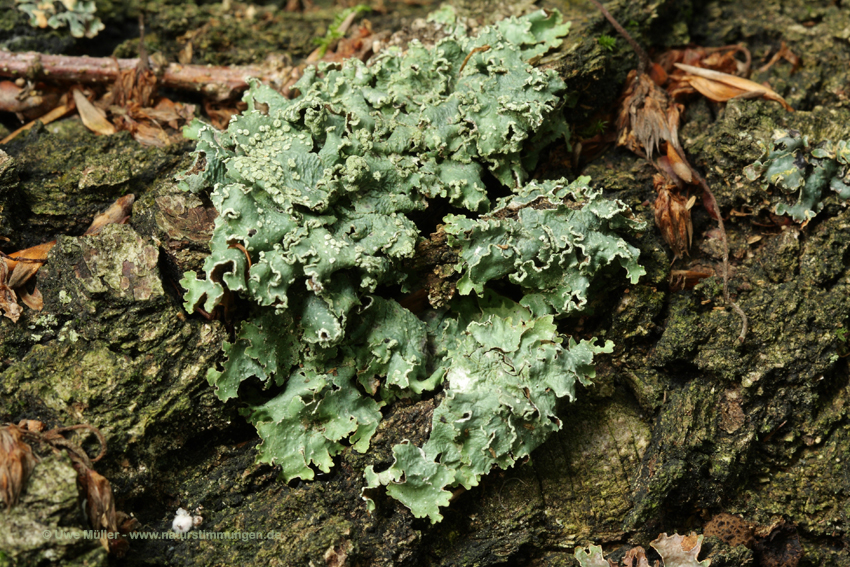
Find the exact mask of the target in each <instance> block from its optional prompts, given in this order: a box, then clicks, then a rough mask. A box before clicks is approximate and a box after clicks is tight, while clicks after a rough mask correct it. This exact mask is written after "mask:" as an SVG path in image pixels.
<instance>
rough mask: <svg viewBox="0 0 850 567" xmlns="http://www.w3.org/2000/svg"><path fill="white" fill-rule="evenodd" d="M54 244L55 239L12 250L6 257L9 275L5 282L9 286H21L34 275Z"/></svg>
mask: <svg viewBox="0 0 850 567" xmlns="http://www.w3.org/2000/svg"><path fill="white" fill-rule="evenodd" d="M55 245H56V241H55V240H51V241H50V242H45V243H44V244H39V245H38V246H33V247H32V248H27V249H25V250H19V251H17V252H12V253H11V254H9V255H8V256H7V257H6V258H5V261H6V265H7V266H8V268H9V271H10V273H9V275H8V278H7V280H6V283H7V284H8V286H9V287H11V288H13V289H15V288H19V287H21V286H23V285H24V284H25V283H27V282H28V281H29V279H30V278H31V277H32V276H33V275H35V273H36V272H37V271H38V269H39V268H41V266H42V264H44V260H45V259H46V258H47V253H48V252H50V249H51V248H53V246H55Z"/></svg>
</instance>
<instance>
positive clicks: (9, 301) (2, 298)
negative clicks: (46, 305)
mask: <svg viewBox="0 0 850 567" xmlns="http://www.w3.org/2000/svg"><path fill="white" fill-rule="evenodd" d="M6 262H7V260H6V258H0V309H2V310H3V316H5V317H7V318H9V319H11V320H12V322H13V323H17V322H18V319H20V318H21V314H22V313H23V312H24V310H23V308H22V307H21V306H20V305H18V296H17V295H15V291H14V290H13V289H12V288H11V287H9V286H8V285H7V284H6V281H7V279H8V277H9V266H8V265H7V264H6Z"/></svg>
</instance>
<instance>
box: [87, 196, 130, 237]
mask: <svg viewBox="0 0 850 567" xmlns="http://www.w3.org/2000/svg"><path fill="white" fill-rule="evenodd" d="M135 201H136V196H135V195H133V194H132V193H131V194H129V195H124V196H123V197H119V198H118V199H116V201H115V202H114V203H112V204H111V205H109V207H108V208H107V209H106V210H105V211H103V212H102V213H100V214H98V215H97V216H95V217H94V220H93V221H92V222H91V225H89V227H88V228H87V229H86V231H85V232H84V233H83V236H86V235H89V234H97V233H98V232H100V231H101V229H102V228H103V227H104V226H106V225H108V224H124V223H126V222H127V220H128V219H129V218H130V213H131V212H132V210H133V203H134V202H135Z"/></svg>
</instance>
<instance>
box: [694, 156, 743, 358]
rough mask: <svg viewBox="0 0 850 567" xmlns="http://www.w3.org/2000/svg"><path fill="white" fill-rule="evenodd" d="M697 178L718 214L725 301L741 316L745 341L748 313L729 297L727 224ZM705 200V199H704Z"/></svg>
mask: <svg viewBox="0 0 850 567" xmlns="http://www.w3.org/2000/svg"><path fill="white" fill-rule="evenodd" d="M694 173H696V178H697V180H698V181H699V184H700V186H702V190H703V191H704V192H706V193H707V194H708V195H709V196H710V197H711V203H712V205H713V209H714V211H713V212H714V213H715V214H716V215H717V225H718V227H719V228H720V239H721V241H722V242H723V301H724V302H725V303H726V305H729V306H730V307H732V309H733V310H734V311H735V313H737V314H738V316H739V317H740V318H741V332H740V333H739V334H738V342H740V343H743V342H744V339H745V338H747V314H746V313H744V310H743V309H741V307H740V306H739V305H738V304H737V303H736V302H734V301H732V299H731V298H730V297H729V240H728V239H727V238H726V226H725V225H724V223H723V215H721V214H720V208H719V207H718V206H717V201H716V200H715V199H714V193H712V192H711V189H709V188H708V183H706V181H705V179H703V177H702V175H700V174H699V173H697V172H696V170H694ZM703 201H705V199H703Z"/></svg>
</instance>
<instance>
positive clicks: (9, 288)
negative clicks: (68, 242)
mask: <svg viewBox="0 0 850 567" xmlns="http://www.w3.org/2000/svg"><path fill="white" fill-rule="evenodd" d="M134 201H135V196H134V195H132V194H130V195H124V196H123V197H119V198H118V199H117V200H116V201H115V202H114V203H113V204H112V205H110V206H109V207H108V208H107V209H106V210H105V211H104V212H102V213H100V214H98V215H97V216H95V218H94V220H93V221H92V223H91V225H90V226H89V228H88V229H87V230H86V232H85V233H84V235H90V234H97V233H98V232H100V231H101V229H102V228H103V227H104V226H106V225H107V224H123V223H125V222H127V219H129V218H130V212H131V211H132V207H133V202H134ZM55 245H56V241H55V240H51V241H50V242H45V243H44V244H39V245H38V246H33V247H31V248H27V249H25V250H19V251H17V252H13V253H11V254H2V255H0V310H2V311H3V315H4V316H5V317H7V318H9V319H11V320H12V321H13V322H15V323H17V322H18V319H20V317H21V314H22V313H23V308H22V307H21V306H20V305H18V297H20V300H21V302H23V303H24V305H26V306H27V307H29V308H31V309H34V310H36V311H41V309H42V307H43V306H44V300H43V298H42V296H41V293H40V292H39V291H38V289H37V288H32V290H31V291H30V290H28V289H27V288H26V285H27V282H29V281H30V280H31V279H32V277H33V276H34V275H35V274H36V272H38V270H39V268H41V266H42V265H43V264H44V263H45V262H46V260H47V254H48V252H50V250H51V249H52V248H53V247H54V246H55ZM15 292H17V294H16V293H15Z"/></svg>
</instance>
